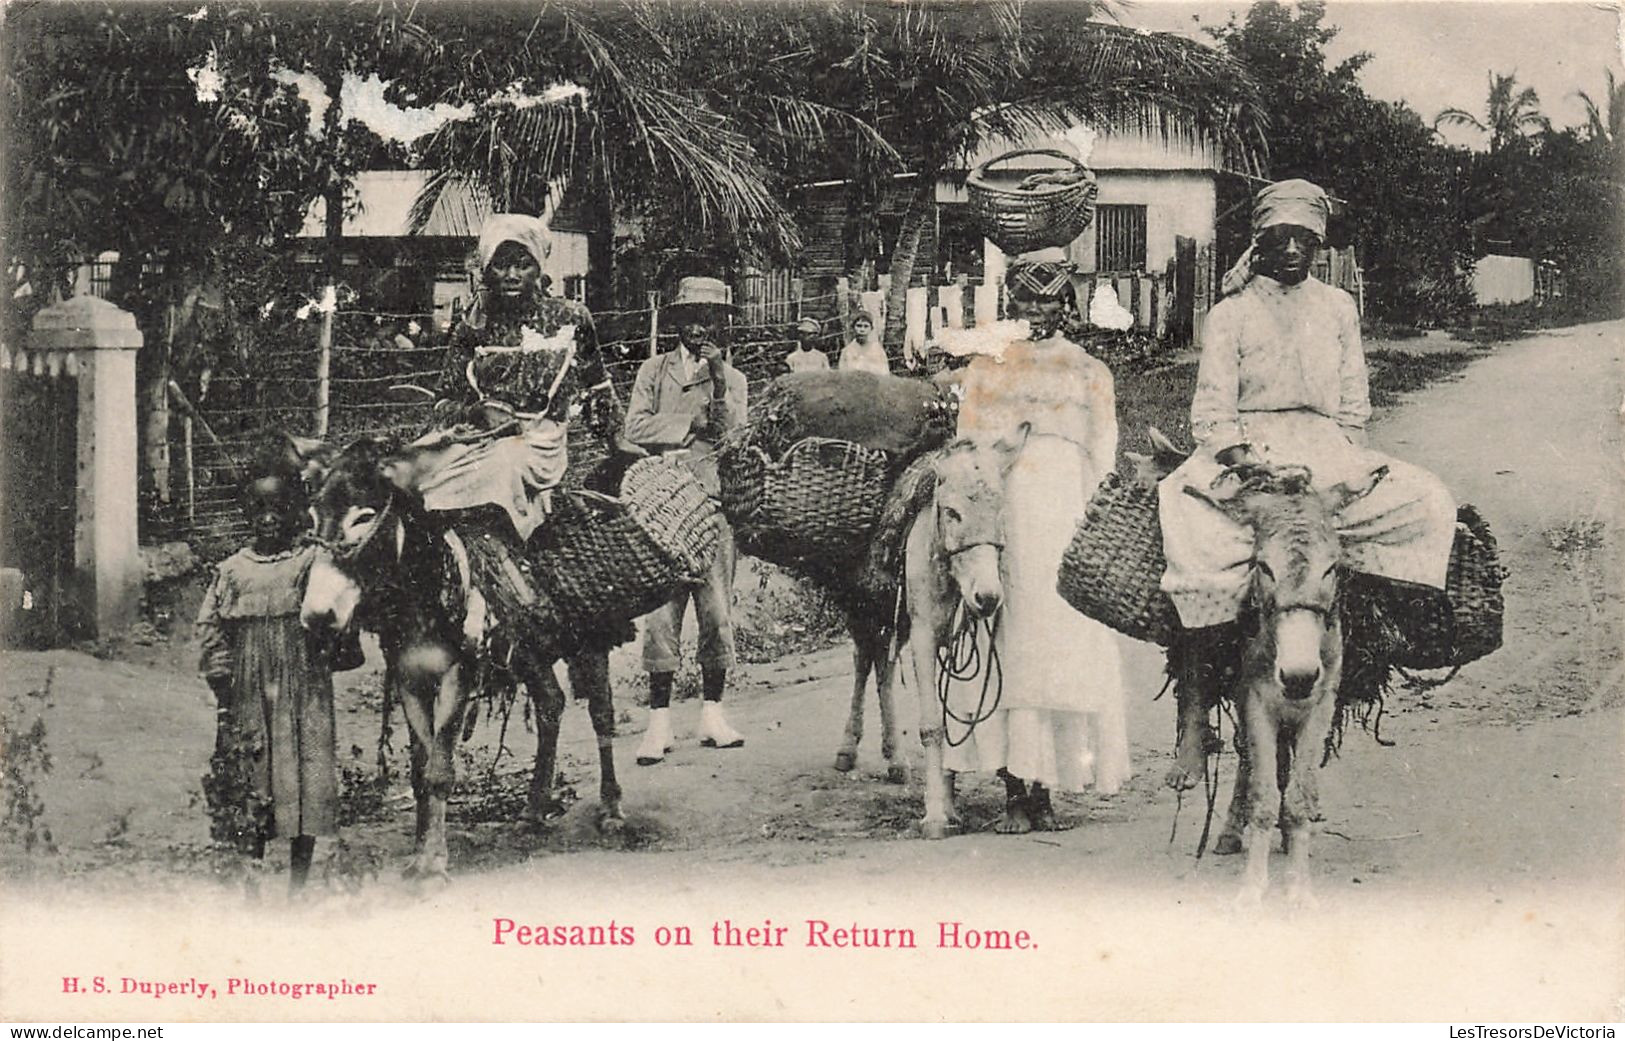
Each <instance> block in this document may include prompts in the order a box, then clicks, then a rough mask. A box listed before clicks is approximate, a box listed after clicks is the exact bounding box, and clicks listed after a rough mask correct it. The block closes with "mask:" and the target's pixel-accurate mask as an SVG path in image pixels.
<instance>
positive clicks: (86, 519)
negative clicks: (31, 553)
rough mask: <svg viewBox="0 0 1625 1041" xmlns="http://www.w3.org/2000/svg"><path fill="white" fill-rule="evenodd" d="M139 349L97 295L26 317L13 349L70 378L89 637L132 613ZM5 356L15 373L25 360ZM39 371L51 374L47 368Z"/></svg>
mask: <svg viewBox="0 0 1625 1041" xmlns="http://www.w3.org/2000/svg"><path fill="white" fill-rule="evenodd" d="M140 349H141V330H139V329H138V328H136V324H135V316H134V315H132V314H130V312H128V311H124V310H121V309H119V308H118V307H115V306H114V305H112V304H110V303H108V302H107V301H106V300H102V299H100V298H98V297H94V296H74V297H69V298H68V299H67V300H64V301H62V302H61V303H58V304H52V305H50V306H49V307H45V308H42V309H41V310H40V312H39V313H38V314H36V315H35V316H34V322H33V326H32V332H31V333H30V335H29V337H28V345H27V347H26V348H25V349H24V350H22V351H18V352H16V354H17V355H18V356H32V357H40V356H43V357H44V358H47V359H63V358H65V359H66V361H67V367H68V369H69V371H70V372H73V373H76V375H77V377H78V381H79V416H78V430H77V435H76V436H77V440H78V457H79V458H78V492H77V499H76V504H75V505H76V519H75V525H74V541H73V564H74V582H73V589H74V594H75V597H76V599H78V601H79V604H78V606H79V608H80V610H81V612H82V616H83V617H84V619H85V620H86V621H87V622H89V623H90V624H92V625H93V626H94V629H95V632H94V634H93V635H96V636H107V635H110V634H112V633H114V632H116V631H118V630H119V629H122V628H125V627H126V626H128V625H129V624H130V623H132V622H134V621H135V620H136V617H137V615H138V612H139V611H140V607H141V575H142V572H141V556H140V552H139V548H138V543H137V537H136V474H137V468H136V404H135V356H136V352H137V351H138V350H140ZM8 360H9V361H10V362H11V365H12V367H13V368H14V369H21V368H22V367H23V365H24V364H26V363H27V362H26V360H25V359H24V358H23V357H13V358H11V359H8ZM20 363H21V364H20ZM36 367H37V366H36ZM47 367H48V368H50V369H51V371H53V373H54V372H55V371H56V366H55V365H54V364H52V363H51V362H47Z"/></svg>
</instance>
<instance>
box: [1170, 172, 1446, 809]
mask: <svg viewBox="0 0 1625 1041" xmlns="http://www.w3.org/2000/svg"><path fill="white" fill-rule="evenodd" d="M1329 215H1330V204H1329V201H1328V199H1327V197H1326V193H1325V192H1324V191H1322V190H1321V189H1320V188H1319V187H1317V186H1316V185H1314V184H1311V183H1309V182H1308V181H1302V180H1290V181H1281V182H1278V183H1276V184H1271V185H1269V186H1268V187H1266V188H1264V189H1263V190H1262V191H1260V192H1259V193H1258V196H1257V198H1256V199H1255V200H1254V203H1253V243H1252V248H1251V249H1249V250H1248V251H1247V252H1246V253H1245V254H1243V256H1242V259H1241V260H1240V261H1238V263H1237V264H1236V266H1235V267H1234V268H1232V269H1231V270H1230V272H1228V273H1227V274H1226V275H1225V278H1224V284H1223V289H1224V291H1225V292H1226V293H1228V294H1232V295H1229V296H1227V297H1226V298H1225V299H1224V300H1222V301H1220V303H1219V304H1218V305H1217V306H1215V307H1214V308H1213V310H1212V311H1211V312H1210V313H1209V314H1208V316H1207V322H1206V325H1205V326H1204V328H1203V344H1202V361H1201V365H1200V368H1199V370H1198V372H1197V384H1196V395H1195V398H1194V400H1193V401H1192V402H1191V433H1192V436H1193V437H1194V438H1195V439H1196V442H1197V447H1196V451H1195V452H1193V453H1192V454H1191V455H1190V457H1189V458H1188V459H1187V460H1186V461H1185V462H1184V463H1183V464H1182V465H1180V467H1179V468H1178V469H1177V470H1175V471H1174V472H1173V473H1172V474H1170V475H1169V476H1168V477H1167V478H1165V479H1164V480H1163V481H1162V482H1161V484H1160V485H1159V488H1158V500H1159V509H1160V517H1161V525H1162V539H1163V551H1164V554H1165V555H1166V557H1167V562H1168V566H1167V571H1166V573H1165V574H1164V575H1163V578H1162V588H1163V591H1164V592H1166V593H1167V594H1168V596H1169V598H1170V599H1171V600H1172V601H1173V604H1174V607H1175V609H1176V610H1177V611H1178V614H1179V620H1180V623H1181V624H1182V626H1183V629H1182V630H1181V631H1180V632H1179V633H1178V634H1177V635H1176V639H1175V644H1174V647H1173V648H1172V650H1171V658H1172V660H1173V664H1174V672H1175V677H1176V689H1177V692H1178V697H1179V738H1178V744H1177V747H1176V751H1175V764H1174V767H1173V768H1172V769H1171V770H1170V771H1169V773H1168V778H1167V781H1168V784H1169V785H1170V786H1171V787H1174V788H1189V787H1194V786H1195V785H1196V784H1197V783H1198V782H1199V781H1200V780H1201V779H1202V776H1203V773H1204V767H1205V759H1206V755H1207V751H1208V747H1209V744H1210V742H1212V736H1211V735H1210V733H1209V731H1208V728H1207V715H1208V711H1209V709H1210V708H1211V706H1212V705H1213V704H1215V703H1216V701H1217V699H1218V695H1219V691H1217V690H1215V689H1214V686H1215V684H1214V678H1215V677H1217V676H1218V675H1220V674H1221V670H1222V666H1223V664H1224V663H1222V662H1220V661H1218V660H1217V655H1219V654H1220V653H1221V649H1222V648H1223V647H1224V646H1225V645H1226V644H1227V643H1228V642H1229V641H1228V636H1229V633H1230V630H1231V623H1233V622H1235V620H1236V619H1237V617H1238V615H1239V614H1240V611H1241V607H1242V603H1243V600H1244V599H1245V598H1246V596H1247V590H1248V588H1249V585H1250V583H1251V581H1252V565H1253V541H1254V540H1253V533H1252V532H1251V531H1250V530H1248V529H1247V528H1246V527H1244V526H1243V525H1242V524H1240V523H1238V522H1237V521H1235V520H1233V519H1232V518H1231V517H1230V516H1229V515H1227V514H1225V513H1224V512H1221V511H1220V510H1219V509H1217V508H1216V507H1215V506H1214V505H1213V504H1212V503H1211V502H1209V501H1207V500H1205V499H1203V498H1199V497H1197V496H1195V495H1190V494H1186V488H1187V487H1189V488H1193V489H1196V490H1197V491H1202V492H1205V491H1207V490H1208V489H1209V488H1210V487H1211V486H1212V484H1213V482H1214V481H1215V480H1216V479H1218V478H1219V477H1220V476H1221V475H1222V474H1224V473H1225V472H1226V471H1227V470H1230V469H1231V468H1234V467H1242V468H1245V467H1246V466H1248V465H1249V464H1252V465H1256V464H1261V463H1262V464H1270V465H1275V466H1279V465H1283V464H1285V465H1295V466H1302V467H1307V468H1308V469H1309V471H1310V473H1311V475H1312V479H1313V485H1314V487H1315V488H1316V489H1317V490H1322V491H1324V490H1326V489H1329V488H1332V487H1333V486H1335V485H1337V484H1339V483H1344V482H1355V483H1358V480H1359V478H1361V477H1368V476H1369V475H1371V474H1372V473H1374V472H1376V471H1377V470H1379V468H1383V467H1386V476H1385V477H1384V478H1383V479H1381V480H1380V481H1379V482H1378V483H1377V484H1376V486H1375V487H1374V488H1373V489H1372V490H1371V491H1370V492H1369V493H1367V494H1365V495H1363V496H1360V497H1359V498H1356V499H1354V500H1353V501H1352V502H1349V503H1348V504H1347V505H1346V506H1345V507H1344V508H1343V509H1342V510H1341V511H1340V512H1339V514H1338V515H1337V525H1338V533H1339V536H1340V538H1341V542H1342V546H1343V556H1344V560H1343V563H1344V564H1345V565H1346V566H1347V567H1349V568H1351V569H1352V570H1355V571H1360V572H1365V573H1367V574H1371V575H1376V576H1380V577H1382V578H1387V579H1395V580H1398V581H1401V582H1409V583H1415V584H1419V585H1422V586H1428V587H1432V588H1434V589H1443V588H1444V584H1445V574H1446V570H1447V568H1448V566H1449V561H1450V546H1451V542H1452V540H1453V539H1454V536H1455V518H1456V508H1455V502H1454V500H1453V499H1452V498H1451V495H1450V493H1449V492H1448V491H1447V490H1446V489H1445V487H1444V486H1443V485H1442V484H1441V483H1440V482H1439V480H1438V478H1436V477H1434V476H1433V475H1432V474H1429V473H1427V472H1426V471H1424V470H1422V469H1420V468H1418V467H1415V466H1412V465H1410V464H1408V463H1404V462H1401V461H1399V460H1395V459H1390V458H1389V457H1387V456H1385V455H1382V454H1380V453H1378V452H1374V451H1371V450H1370V449H1368V448H1366V447H1365V425H1366V421H1367V419H1369V418H1370V415H1371V401H1370V397H1369V393H1368V389H1367V383H1366V364H1365V353H1364V351H1363V350H1362V349H1361V346H1360V319H1359V315H1358V314H1357V313H1356V311H1355V307H1354V302H1353V300H1351V299H1350V298H1349V295H1348V294H1347V293H1345V292H1343V291H1342V290H1340V289H1334V288H1332V287H1331V286H1328V285H1326V284H1324V283H1322V282H1320V281H1318V280H1317V279H1315V278H1313V277H1312V276H1311V275H1310V273H1309V268H1310V264H1311V263H1312V261H1313V259H1314V256H1315V251H1316V249H1318V248H1319V247H1320V245H1321V243H1322V242H1323V241H1324V239H1325V235H1326V225H1327V220H1328V217H1329Z"/></svg>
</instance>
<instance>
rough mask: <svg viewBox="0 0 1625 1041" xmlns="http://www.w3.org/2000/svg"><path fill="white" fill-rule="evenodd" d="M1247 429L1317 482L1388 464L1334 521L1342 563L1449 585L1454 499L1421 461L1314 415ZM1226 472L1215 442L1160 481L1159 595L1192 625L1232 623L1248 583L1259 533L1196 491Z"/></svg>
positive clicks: (1250, 423)
mask: <svg viewBox="0 0 1625 1041" xmlns="http://www.w3.org/2000/svg"><path fill="white" fill-rule="evenodd" d="M1242 425H1243V427H1244V430H1243V433H1244V434H1245V436H1246V438H1247V440H1248V442H1249V443H1250V444H1252V446H1253V450H1254V451H1255V452H1256V453H1257V454H1258V455H1259V456H1261V457H1262V458H1263V459H1264V460H1265V461H1266V462H1270V463H1289V464H1298V465H1302V466H1308V467H1309V468H1310V470H1311V472H1312V473H1313V484H1314V487H1315V488H1317V489H1320V490H1325V489H1327V488H1329V487H1331V486H1332V485H1334V484H1337V483H1339V482H1351V483H1357V482H1359V481H1360V480H1361V479H1363V478H1366V477H1368V476H1369V475H1370V474H1371V472H1372V471H1373V470H1375V469H1376V468H1377V467H1379V466H1386V467H1388V476H1386V477H1384V478H1383V479H1382V480H1381V481H1380V482H1378V484H1377V486H1376V487H1375V488H1373V489H1372V490H1371V492H1370V493H1369V494H1367V495H1365V496H1363V497H1361V498H1359V499H1356V500H1354V501H1353V502H1351V503H1349V504H1348V506H1346V507H1344V509H1343V512H1342V513H1340V514H1339V515H1338V517H1337V530H1338V535H1339V536H1340V537H1341V539H1342V542H1343V556H1344V560H1345V562H1346V563H1347V564H1348V565H1349V566H1350V567H1352V568H1353V569H1354V570H1356V571H1361V572H1364V573H1366V574H1370V575H1377V576H1379V577H1381V578H1392V579H1398V580H1399V581H1402V582H1412V583H1416V584H1418V585H1425V586H1432V587H1433V588H1435V589H1443V588H1444V583H1445V577H1446V573H1447V571H1448V570H1449V566H1450V545H1451V543H1452V542H1453V541H1454V539H1455V534H1456V503H1455V500H1454V499H1453V498H1452V497H1451V495H1450V492H1449V490H1448V489H1446V488H1445V486H1444V485H1443V484H1442V483H1441V482H1440V481H1439V479H1438V478H1437V477H1435V476H1433V475H1432V474H1430V473H1428V472H1427V471H1426V470H1423V469H1422V468H1421V467H1418V466H1413V465H1411V464H1410V463H1406V462H1403V461H1402V460H1398V459H1393V458H1390V457H1389V456H1386V455H1383V454H1382V453H1380V452H1375V451H1372V450H1371V449H1369V448H1365V447H1363V446H1359V445H1354V444H1350V443H1349V440H1348V438H1347V437H1346V436H1345V435H1344V434H1343V432H1342V430H1341V429H1339V427H1338V426H1337V424H1336V423H1335V422H1333V421H1332V420H1330V419H1327V418H1326V417H1324V416H1320V415H1315V414H1313V413H1310V412H1262V413H1256V412H1255V413H1247V414H1244V415H1243V417H1242ZM1223 469H1224V467H1223V466H1221V465H1220V464H1219V463H1218V461H1217V460H1215V459H1214V458H1213V451H1212V449H1211V448H1198V449H1197V450H1196V451H1195V452H1193V453H1191V456H1190V458H1189V459H1187V460H1185V462H1184V463H1182V464H1181V465H1180V467H1179V468H1178V469H1177V470H1175V471H1174V472H1173V473H1171V474H1169V475H1168V476H1167V477H1165V478H1164V479H1163V480H1162V483H1161V484H1160V485H1159V486H1158V488H1157V492H1158V503H1159V510H1160V520H1161V524H1162V550H1163V554H1164V555H1165V556H1166V557H1167V560H1168V570H1167V571H1166V572H1165V573H1164V574H1163V577H1162V589H1163V592H1165V593H1167V594H1168V597H1169V599H1171V600H1172V601H1173V602H1174V607H1175V608H1176V609H1177V610H1178V611H1179V619H1180V621H1181V622H1182V623H1183V624H1184V625H1185V626H1186V627H1187V628H1193V629H1194V628H1200V627H1204V626H1209V625H1220V624H1223V623H1225V622H1229V621H1233V620H1234V619H1235V618H1236V616H1237V614H1239V613H1240V611H1241V603H1242V600H1243V599H1245V598H1246V595H1247V587H1248V584H1249V582H1250V581H1251V568H1252V559H1253V533H1252V531H1251V530H1250V529H1249V528H1247V527H1244V526H1243V525H1241V524H1238V523H1236V522H1235V521H1233V520H1231V519H1230V518H1229V517H1228V516H1226V515H1225V514H1223V513H1221V512H1219V511H1218V510H1216V509H1214V508H1213V507H1212V506H1209V505H1208V504H1207V503H1205V502H1203V501H1201V500H1200V499H1197V498H1195V497H1193V496H1190V495H1187V494H1185V487H1186V486H1187V485H1189V486H1192V487H1195V488H1198V489H1206V488H1208V487H1209V485H1210V484H1211V482H1212V480H1213V479H1214V478H1215V477H1217V476H1218V475H1219V473H1220V472H1221V471H1222V470H1223Z"/></svg>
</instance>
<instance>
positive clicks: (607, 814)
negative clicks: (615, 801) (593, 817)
mask: <svg viewBox="0 0 1625 1041" xmlns="http://www.w3.org/2000/svg"><path fill="white" fill-rule="evenodd" d="M598 830H599V831H600V832H602V833H603V834H605V835H619V834H620V833H621V832H623V831H625V830H626V818H625V817H622V816H621V811H620V810H599V811H598Z"/></svg>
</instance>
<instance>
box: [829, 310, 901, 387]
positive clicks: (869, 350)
mask: <svg viewBox="0 0 1625 1041" xmlns="http://www.w3.org/2000/svg"><path fill="white" fill-rule="evenodd" d="M839 367H840V368H841V369H842V370H843V371H849V372H872V373H874V374H875V375H877V376H884V375H886V374H887V373H889V372H891V366H890V365H889V364H888V363H887V361H886V349H885V348H884V347H882V346H881V345H880V334H879V333H878V332H877V331H876V330H875V319H874V316H873V315H871V314H869V313H868V312H867V311H859V312H858V313H857V315H856V316H855V317H854V318H853V319H852V339H851V340H849V341H847V344H846V346H845V347H843V348H841V363H840V366H839Z"/></svg>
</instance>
